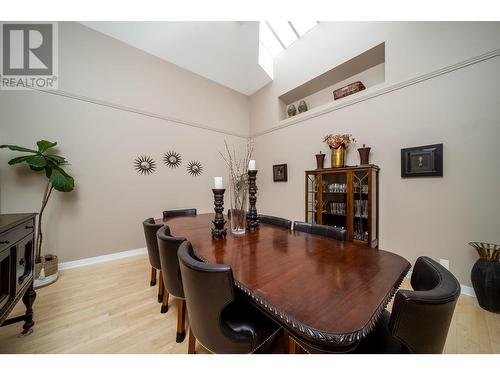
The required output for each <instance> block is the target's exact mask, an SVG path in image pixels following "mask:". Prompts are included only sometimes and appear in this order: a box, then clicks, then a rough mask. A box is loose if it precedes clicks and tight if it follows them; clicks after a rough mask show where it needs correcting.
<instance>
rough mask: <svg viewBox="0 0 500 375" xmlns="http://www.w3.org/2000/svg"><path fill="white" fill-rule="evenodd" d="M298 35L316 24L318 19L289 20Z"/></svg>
mask: <svg viewBox="0 0 500 375" xmlns="http://www.w3.org/2000/svg"><path fill="white" fill-rule="evenodd" d="M290 23H291V24H292V26H293V28H294V29H295V31H296V32H297V34H298V35H299V38H300V37H301V36H302V35H304V34H305V33H307V32H308V31H309V30H311V29H312V28H313V27H314V26H316V25H317V24H318V21H293V22H290Z"/></svg>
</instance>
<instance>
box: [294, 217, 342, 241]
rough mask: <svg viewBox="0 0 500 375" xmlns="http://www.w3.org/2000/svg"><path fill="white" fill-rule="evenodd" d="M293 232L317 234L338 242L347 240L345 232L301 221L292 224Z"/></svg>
mask: <svg viewBox="0 0 500 375" xmlns="http://www.w3.org/2000/svg"><path fill="white" fill-rule="evenodd" d="M293 230H294V231H298V232H305V233H312V234H317V235H319V236H323V237H329V238H334V239H336V240H339V241H346V240H347V230H345V229H341V228H337V227H331V226H329V225H322V224H311V223H305V222H303V221H295V222H294V223H293Z"/></svg>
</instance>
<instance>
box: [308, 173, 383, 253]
mask: <svg viewBox="0 0 500 375" xmlns="http://www.w3.org/2000/svg"><path fill="white" fill-rule="evenodd" d="M379 170H380V168H379V167H378V166H376V165H371V164H370V165H361V166H354V167H345V168H325V169H316V170H313V171H306V190H305V191H306V202H305V206H306V207H305V208H306V215H305V221H306V222H308V223H313V224H324V225H330V226H336V227H340V228H344V229H346V230H347V238H348V240H349V241H352V242H355V243H359V244H361V245H365V246H369V247H375V248H376V247H378V206H379V205H378V174H379Z"/></svg>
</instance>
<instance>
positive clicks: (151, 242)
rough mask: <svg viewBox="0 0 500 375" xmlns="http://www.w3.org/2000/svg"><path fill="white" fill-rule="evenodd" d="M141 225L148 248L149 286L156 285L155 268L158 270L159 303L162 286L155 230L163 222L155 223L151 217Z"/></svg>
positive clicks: (161, 295) (161, 298)
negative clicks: (149, 265)
mask: <svg viewBox="0 0 500 375" xmlns="http://www.w3.org/2000/svg"><path fill="white" fill-rule="evenodd" d="M142 226H143V227H144V236H145V237H146V248H147V249H148V257H149V263H150V264H151V282H150V285H151V286H154V285H156V270H159V271H160V276H159V281H158V302H160V303H161V302H162V301H163V292H164V287H163V277H162V272H161V263H160V254H159V253H158V241H157V239H156V232H157V231H158V229H160V228H161V227H162V226H163V224H156V223H155V220H154V219H153V218H149V219H146V220H144V221H143V222H142Z"/></svg>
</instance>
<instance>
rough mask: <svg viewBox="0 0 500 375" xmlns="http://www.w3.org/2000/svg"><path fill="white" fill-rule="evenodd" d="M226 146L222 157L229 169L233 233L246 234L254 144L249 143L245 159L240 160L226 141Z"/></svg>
mask: <svg viewBox="0 0 500 375" xmlns="http://www.w3.org/2000/svg"><path fill="white" fill-rule="evenodd" d="M224 144H225V148H226V150H225V154H223V153H222V152H220V155H221V157H222V159H223V160H224V162H225V163H226V164H227V166H228V169H229V181H230V186H229V194H230V202H231V209H230V214H231V218H230V221H231V232H232V233H233V234H244V233H245V230H246V209H247V195H248V162H249V161H250V159H251V157H252V153H253V142H252V141H249V142H247V145H246V152H245V155H244V157H243V158H238V157H237V156H236V151H235V149H234V148H232V149H230V148H229V146H228V144H227V142H226V141H224Z"/></svg>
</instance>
